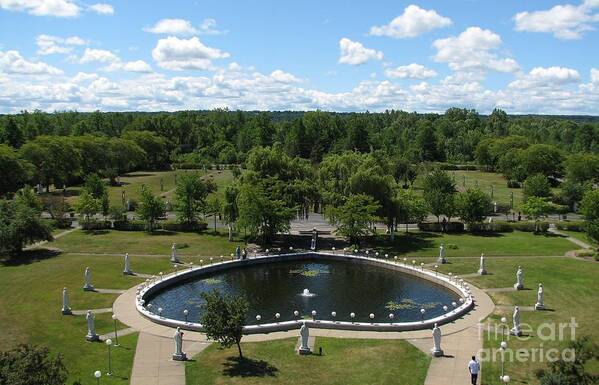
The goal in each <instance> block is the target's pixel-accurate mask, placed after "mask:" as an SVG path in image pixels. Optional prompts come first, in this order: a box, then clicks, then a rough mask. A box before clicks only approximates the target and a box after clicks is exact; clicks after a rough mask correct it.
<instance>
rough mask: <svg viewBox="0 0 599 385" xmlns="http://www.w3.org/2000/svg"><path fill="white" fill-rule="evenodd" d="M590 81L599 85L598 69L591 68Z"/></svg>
mask: <svg viewBox="0 0 599 385" xmlns="http://www.w3.org/2000/svg"><path fill="white" fill-rule="evenodd" d="M591 81H592V82H593V83H599V69H597V68H591Z"/></svg>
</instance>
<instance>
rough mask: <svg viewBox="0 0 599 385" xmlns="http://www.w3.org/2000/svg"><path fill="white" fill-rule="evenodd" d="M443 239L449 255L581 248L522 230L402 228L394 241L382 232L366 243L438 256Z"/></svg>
mask: <svg viewBox="0 0 599 385" xmlns="http://www.w3.org/2000/svg"><path fill="white" fill-rule="evenodd" d="M441 243H444V244H445V246H446V255H447V256H448V257H474V256H480V254H481V253H485V255H488V256H502V255H515V256H520V255H522V256H524V255H527V256H544V255H563V254H564V253H565V252H566V251H568V250H574V249H577V248H578V247H577V246H576V245H575V244H573V243H572V242H570V241H568V240H567V239H566V238H565V237H562V236H557V235H552V234H547V235H535V234H533V233H528V232H523V231H514V232H511V233H501V234H490V235H473V234H470V233H457V234H442V233H425V232H410V233H408V234H406V233H404V232H401V233H398V234H396V237H395V241H394V242H393V243H391V242H388V236H379V237H378V238H377V244H376V245H375V244H366V245H365V246H367V247H373V248H376V249H377V250H378V251H379V253H382V254H384V253H388V254H389V255H401V256H438V254H439V246H440V245H441ZM454 246H455V247H457V248H453V247H454Z"/></svg>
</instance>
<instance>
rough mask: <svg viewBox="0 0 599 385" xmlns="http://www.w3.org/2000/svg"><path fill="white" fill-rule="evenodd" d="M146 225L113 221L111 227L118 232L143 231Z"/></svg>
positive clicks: (143, 223)
mask: <svg viewBox="0 0 599 385" xmlns="http://www.w3.org/2000/svg"><path fill="white" fill-rule="evenodd" d="M145 226H146V224H145V222H142V221H114V223H113V227H114V229H115V230H120V231H144V230H145V228H146V227H145Z"/></svg>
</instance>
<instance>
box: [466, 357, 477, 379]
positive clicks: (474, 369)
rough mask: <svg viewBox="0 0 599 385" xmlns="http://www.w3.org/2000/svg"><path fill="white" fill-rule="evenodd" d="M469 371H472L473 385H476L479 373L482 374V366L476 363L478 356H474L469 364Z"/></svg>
mask: <svg viewBox="0 0 599 385" xmlns="http://www.w3.org/2000/svg"><path fill="white" fill-rule="evenodd" d="M468 370H469V371H470V378H471V379H472V385H476V381H477V380H478V372H480V364H479V363H478V361H476V356H472V360H471V361H470V362H469V363H468Z"/></svg>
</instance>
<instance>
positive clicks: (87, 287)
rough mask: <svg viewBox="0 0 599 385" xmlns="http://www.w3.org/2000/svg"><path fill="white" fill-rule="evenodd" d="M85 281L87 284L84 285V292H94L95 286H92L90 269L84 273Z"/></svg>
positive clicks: (87, 268) (86, 269)
mask: <svg viewBox="0 0 599 385" xmlns="http://www.w3.org/2000/svg"><path fill="white" fill-rule="evenodd" d="M83 279H84V281H85V284H84V285H83V290H85V291H94V285H92V271H91V269H90V268H89V266H88V267H86V268H85V273H83Z"/></svg>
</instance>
